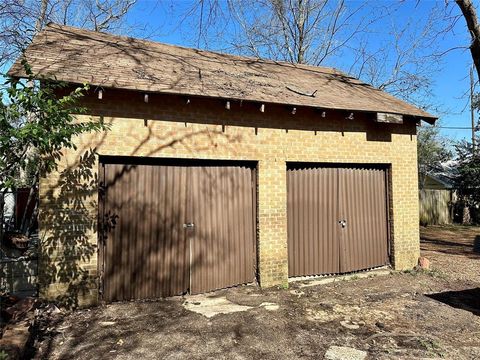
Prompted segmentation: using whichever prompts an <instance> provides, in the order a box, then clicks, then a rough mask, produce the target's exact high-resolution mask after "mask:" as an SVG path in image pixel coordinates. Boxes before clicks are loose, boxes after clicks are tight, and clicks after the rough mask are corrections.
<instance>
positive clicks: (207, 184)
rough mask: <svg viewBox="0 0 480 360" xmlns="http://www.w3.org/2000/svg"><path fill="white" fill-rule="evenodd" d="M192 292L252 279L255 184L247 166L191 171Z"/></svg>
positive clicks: (250, 170) (253, 273)
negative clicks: (192, 225)
mask: <svg viewBox="0 0 480 360" xmlns="http://www.w3.org/2000/svg"><path fill="white" fill-rule="evenodd" d="M191 179H192V180H191V181H192V188H191V190H192V191H191V194H192V206H193V208H192V222H193V223H194V224H195V226H194V228H193V230H192V234H191V236H190V237H189V239H190V241H191V247H192V254H191V256H192V257H191V287H190V291H191V293H193V294H197V293H202V292H206V291H211V290H215V289H221V288H225V287H228V286H233V285H238V284H244V283H251V282H253V281H254V280H255V237H256V235H255V228H256V224H255V221H256V220H255V219H256V216H255V199H254V198H255V186H254V172H253V171H252V169H251V168H248V167H240V166H203V167H193V168H192V178H191Z"/></svg>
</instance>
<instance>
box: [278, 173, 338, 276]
mask: <svg viewBox="0 0 480 360" xmlns="http://www.w3.org/2000/svg"><path fill="white" fill-rule="evenodd" d="M287 194H288V200H287V212H288V216H287V218H288V272H289V276H303V275H317V274H333V273H338V272H339V271H340V268H339V247H338V236H339V232H338V231H339V228H338V225H337V221H338V174H337V169H335V168H329V167H326V168H321V167H318V168H303V169H288V171H287Z"/></svg>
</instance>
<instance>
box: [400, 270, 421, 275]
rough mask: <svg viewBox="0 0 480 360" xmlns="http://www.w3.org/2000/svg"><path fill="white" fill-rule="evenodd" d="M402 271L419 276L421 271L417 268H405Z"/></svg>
mask: <svg viewBox="0 0 480 360" xmlns="http://www.w3.org/2000/svg"><path fill="white" fill-rule="evenodd" d="M402 273H403V274H407V275H412V276H417V275H418V274H419V272H418V271H417V270H415V269H407V270H403V271H402Z"/></svg>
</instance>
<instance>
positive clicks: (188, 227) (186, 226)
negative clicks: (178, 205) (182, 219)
mask: <svg viewBox="0 0 480 360" xmlns="http://www.w3.org/2000/svg"><path fill="white" fill-rule="evenodd" d="M194 227H195V224H194V223H185V224H183V228H184V229H192V228H194Z"/></svg>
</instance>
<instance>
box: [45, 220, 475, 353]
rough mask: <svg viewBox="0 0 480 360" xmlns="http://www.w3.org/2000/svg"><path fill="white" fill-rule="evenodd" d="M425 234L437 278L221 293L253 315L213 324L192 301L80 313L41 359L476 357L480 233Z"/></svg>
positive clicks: (56, 327) (48, 341)
mask: <svg viewBox="0 0 480 360" xmlns="http://www.w3.org/2000/svg"><path fill="white" fill-rule="evenodd" d="M421 232H422V244H421V248H422V255H423V256H426V257H427V258H429V259H430V261H431V266H432V270H431V271H427V272H425V271H419V272H418V271H410V272H390V273H389V274H387V275H384V276H376V277H369V278H362V279H360V278H358V279H356V277H355V276H354V278H353V279H351V280H348V281H337V282H333V283H330V284H322V285H316V286H307V287H302V284H308V282H304V283H294V284H291V287H290V289H288V290H285V289H266V290H262V289H259V288H256V287H254V286H245V287H239V288H234V289H229V290H223V291H220V292H217V293H214V294H210V295H209V296H212V297H217V298H222V297H226V299H227V300H229V301H231V302H233V303H236V304H240V305H248V306H249V307H250V308H248V310H245V311H241V312H235V313H230V314H219V315H215V316H213V317H211V318H207V317H205V316H203V315H201V314H198V313H195V312H192V311H189V310H187V309H186V308H185V307H184V306H183V305H182V304H183V303H184V302H185V301H190V302H191V304H193V305H191V306H194V305H195V298H189V297H186V298H182V297H177V298H172V299H167V300H160V301H151V302H125V303H115V304H111V305H108V306H101V307H96V308H92V309H87V310H79V311H76V312H73V313H70V314H67V315H58V316H57V318H56V319H52V320H51V321H50V322H48V323H46V324H43V326H42V327H41V329H40V331H39V339H37V342H36V345H37V349H38V350H37V353H36V354H35V358H38V359H40V358H46V359H227V358H228V359H297V358H318V359H322V358H323V356H324V354H325V352H326V351H327V349H328V348H329V347H330V346H332V345H337V346H348V347H352V348H355V349H358V350H364V351H366V352H367V354H368V358H369V359H418V358H420V359H421V358H445V359H479V358H480V253H476V252H475V251H476V250H478V247H479V246H477V245H478V244H477V243H480V228H478V227H477V228H475V227H428V228H423V229H422V230H421ZM265 303H273V304H276V305H278V309H277V306H273V307H272V306H271V307H267V306H262V304H265Z"/></svg>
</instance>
